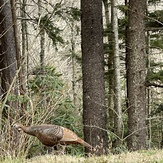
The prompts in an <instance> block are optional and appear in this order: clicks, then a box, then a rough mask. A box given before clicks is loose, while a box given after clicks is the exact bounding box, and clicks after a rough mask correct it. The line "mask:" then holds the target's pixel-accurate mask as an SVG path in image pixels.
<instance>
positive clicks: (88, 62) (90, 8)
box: [81, 0, 108, 155]
mask: <svg viewBox="0 0 163 163" xmlns="http://www.w3.org/2000/svg"><path fill="white" fill-rule="evenodd" d="M81 9H82V20H81V23H82V25H81V28H82V73H83V123H84V136H85V140H86V141H87V142H88V143H90V144H92V146H93V147H95V150H93V151H91V153H93V154H96V155H102V154H106V153H107V144H108V140H107V131H106V123H107V122H106V121H107V116H106V107H105V86H104V53H103V35H102V32H103V25H102V0H101V1H99V0H95V1H91V0H81ZM86 152H90V151H88V150H87V149H86Z"/></svg>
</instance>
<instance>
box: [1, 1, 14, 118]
mask: <svg viewBox="0 0 163 163" xmlns="http://www.w3.org/2000/svg"><path fill="white" fill-rule="evenodd" d="M0 6H1V12H0V22H1V25H0V34H1V44H0V69H1V93H2V94H3V100H4V99H5V98H6V94H7V93H9V92H10V93H11V94H12V95H17V87H14V86H13V87H12V88H10V85H11V83H12V82H13V78H14V76H15V74H16V69H17V61H16V44H15V39H14V30H13V21H12V12H11V4H10V1H7V2H6V1H4V0H1V1H0ZM14 82H15V81H14ZM7 104H8V105H9V106H10V107H12V108H14V109H16V108H17V104H16V102H12V103H11V102H10V103H9V102H7ZM2 109H3V110H1V111H0V120H1V118H2V112H3V115H4V116H5V117H6V116H7V108H2Z"/></svg>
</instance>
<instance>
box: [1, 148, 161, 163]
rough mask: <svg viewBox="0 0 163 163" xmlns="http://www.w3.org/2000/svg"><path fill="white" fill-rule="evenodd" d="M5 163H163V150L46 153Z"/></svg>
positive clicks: (9, 160) (5, 161)
mask: <svg viewBox="0 0 163 163" xmlns="http://www.w3.org/2000/svg"><path fill="white" fill-rule="evenodd" d="M2 162H4V163H38V162H39V163H63V162H64V163H163V151H162V150H146V151H137V152H132V153H129V152H127V153H122V154H119V155H112V154H110V155H108V156H101V157H89V158H84V157H77V156H68V155H62V156H55V155H44V156H37V157H34V158H32V159H28V160H27V159H18V158H17V159H11V158H8V159H6V160H4V161H2Z"/></svg>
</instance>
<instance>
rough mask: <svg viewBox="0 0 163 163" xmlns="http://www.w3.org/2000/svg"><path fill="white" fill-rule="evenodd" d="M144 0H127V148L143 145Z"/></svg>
mask: <svg viewBox="0 0 163 163" xmlns="http://www.w3.org/2000/svg"><path fill="white" fill-rule="evenodd" d="M145 9H146V0H130V1H129V22H128V36H127V38H128V40H127V41H128V45H127V47H128V54H127V88H128V91H127V95H128V134H129V135H128V148H129V150H138V149H143V148H145V146H146V143H145V142H146V122H145V120H146V112H145V110H146V105H145V103H146V98H145V86H144V84H145V78H146V55H145V53H146V52H145V50H146V49H145V31H144V28H145V27H144V15H145Z"/></svg>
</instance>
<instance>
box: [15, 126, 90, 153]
mask: <svg viewBox="0 0 163 163" xmlns="http://www.w3.org/2000/svg"><path fill="white" fill-rule="evenodd" d="M14 127H15V128H16V129H17V130H18V131H21V130H22V131H24V132H25V133H27V134H29V135H32V136H35V137H37V138H38V139H39V140H40V141H41V142H42V144H44V145H46V146H55V145H57V144H61V145H68V144H82V145H83V146H85V147H87V148H89V149H90V150H91V149H92V146H91V145H90V144H88V143H87V142H85V141H84V140H82V139H81V138H79V137H78V136H77V135H76V134H75V133H74V132H73V131H71V130H69V129H67V128H64V127H62V126H58V125H51V124H41V125H36V126H31V127H26V126H23V125H22V124H15V125H14Z"/></svg>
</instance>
